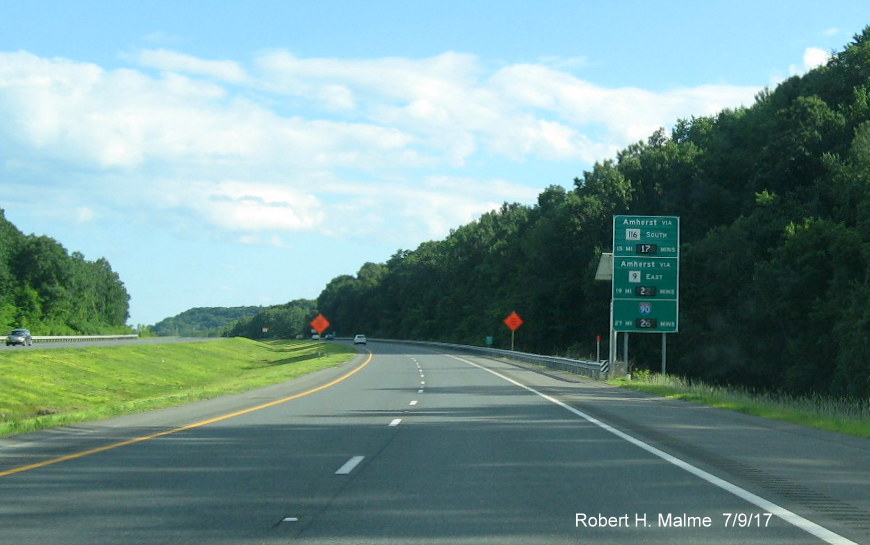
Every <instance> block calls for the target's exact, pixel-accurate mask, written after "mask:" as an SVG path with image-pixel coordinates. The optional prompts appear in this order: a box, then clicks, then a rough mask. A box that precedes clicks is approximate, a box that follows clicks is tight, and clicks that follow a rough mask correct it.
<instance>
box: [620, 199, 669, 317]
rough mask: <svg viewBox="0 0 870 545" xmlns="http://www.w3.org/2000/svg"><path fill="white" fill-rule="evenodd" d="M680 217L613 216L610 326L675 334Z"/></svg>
mask: <svg viewBox="0 0 870 545" xmlns="http://www.w3.org/2000/svg"><path fill="white" fill-rule="evenodd" d="M679 284H680V218H678V217H674V216H614V217H613V294H612V295H613V329H614V330H615V331H628V332H637V333H675V332H676V331H677V329H678V323H679V293H680V288H679Z"/></svg>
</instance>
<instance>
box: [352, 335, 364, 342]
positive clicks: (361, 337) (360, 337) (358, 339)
mask: <svg viewBox="0 0 870 545" xmlns="http://www.w3.org/2000/svg"><path fill="white" fill-rule="evenodd" d="M353 344H366V336H365V335H354V336H353Z"/></svg>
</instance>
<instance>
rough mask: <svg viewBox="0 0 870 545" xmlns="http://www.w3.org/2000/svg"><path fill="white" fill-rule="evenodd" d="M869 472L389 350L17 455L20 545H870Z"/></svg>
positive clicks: (765, 424) (869, 447) (587, 390)
mask: <svg viewBox="0 0 870 545" xmlns="http://www.w3.org/2000/svg"><path fill="white" fill-rule="evenodd" d="M369 351H370V352H371V354H369V353H368V352H369ZM868 454H870V441H867V440H863V439H855V438H849V437H844V436H841V435H838V434H830V433H825V432H817V431H812V430H807V429H805V428H801V427H799V426H791V425H785V424H779V423H771V422H769V421H766V420H763V419H758V418H753V417H747V416H744V415H737V414H734V413H729V412H725V411H719V410H715V409H708V408H703V407H696V406H694V405H690V404H687V403H681V402H675V401H670V400H663V399H660V398H655V397H652V396H645V395H642V394H636V393H633V392H627V391H624V390H620V389H617V388H611V387H608V386H606V385H602V384H601V383H597V382H593V381H587V380H583V379H580V378H578V377H574V376H570V375H562V374H559V373H551V372H548V373H541V372H539V371H538V370H534V369H530V368H527V367H522V366H516V365H512V364H509V363H506V362H503V361H495V360H489V359H485V358H480V357H473V356H468V355H462V354H459V353H443V352H436V351H434V350H432V349H423V348H419V347H414V346H410V345H394V344H383V343H374V342H372V343H370V344H369V345H368V347H367V349H366V351H365V352H364V353H361V354H360V355H359V356H358V357H357V358H356V359H355V360H354V361H352V362H349V363H348V364H346V365H344V366H342V367H338V368H334V369H328V370H324V371H320V372H318V373H314V374H312V375H308V376H306V377H303V378H301V379H297V380H294V381H292V382H288V383H285V384H280V385H275V386H271V387H268V388H263V389H259V390H255V391H252V392H247V393H245V394H237V395H234V396H227V397H225V398H220V399H217V400H210V401H204V402H198V403H194V404H191V405H188V406H184V407H179V408H174V409H162V410H159V411H152V412H149V413H145V414H142V415H135V416H129V417H123V418H118V419H113V420H109V421H105V422H99V423H90V424H83V425H80V426H73V427H69V428H61V429H56V430H48V431H45V432H39V433H34V434H28V435H26V436H17V437H12V438H7V439H4V440H0V543H10V544H12V543H14V544H16V545H29V544H37V543H38V544H40V545H51V544H64V545H75V544H83V545H84V544H87V545H93V544H103V543H108V544H116V543H117V544H132V543H148V544H164V543H165V544H174V545H177V544H210V545H211V544H227V545H228V544H234V545H239V544H254V543H257V544H273V543H274V544H277V543H282V544H286V543H310V544H318V545H320V544H347V545H350V544H353V545H365V544H397V545H398V544H403V545H405V544H423V543H426V544H439V543H444V544H451V545H456V544H489V543H492V544H516V545H520V544H521V545H530V544H545V545H547V544H559V545H567V544H578V543H583V544H586V543H593V544H594V543H601V544H604V543H608V544H613V543H644V544H677V543H681V544H682V543H692V544H699V545H709V544H715V545H726V544H728V545H732V544H736V543H753V544H765V545H767V544H782V545H786V544H787V545H803V544H818V543H838V544H842V545H848V544H850V543H862V544H870V527H868V524H867V521H868V520H870V499H868V494H867V492H866V491H867V490H868V488H867V485H868V484H870V482H868V478H870V456H868Z"/></svg>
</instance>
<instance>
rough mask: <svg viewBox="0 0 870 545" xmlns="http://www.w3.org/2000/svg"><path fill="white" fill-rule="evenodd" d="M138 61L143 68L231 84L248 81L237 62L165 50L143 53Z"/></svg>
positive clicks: (151, 50) (150, 50)
mask: <svg viewBox="0 0 870 545" xmlns="http://www.w3.org/2000/svg"><path fill="white" fill-rule="evenodd" d="M137 60H138V62H139V64H140V65H142V66H148V67H151V68H157V69H160V70H164V71H168V72H183V73H187V74H197V75H202V76H209V77H213V78H216V79H219V80H223V81H227V82H230V83H242V82H244V81H245V80H247V79H248V76H247V74H246V73H245V70H244V69H243V68H242V67H241V66H240V65H239V64H238V63H237V62H233V61H207V60H202V59H198V58H196V57H193V56H191V55H184V54H182V53H176V52H175V51H167V50H165V49H149V50H145V51H141V52H140V53H139V55H138V58H137Z"/></svg>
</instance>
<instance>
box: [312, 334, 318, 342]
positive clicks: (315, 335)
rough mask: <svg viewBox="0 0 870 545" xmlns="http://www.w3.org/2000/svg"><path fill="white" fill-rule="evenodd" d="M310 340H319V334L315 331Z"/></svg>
mask: <svg viewBox="0 0 870 545" xmlns="http://www.w3.org/2000/svg"><path fill="white" fill-rule="evenodd" d="M311 340H312V341H319V340H320V335H318V334H317V333H315V334H314V335H312V336H311Z"/></svg>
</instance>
